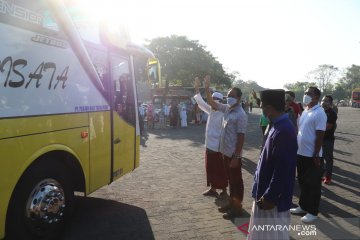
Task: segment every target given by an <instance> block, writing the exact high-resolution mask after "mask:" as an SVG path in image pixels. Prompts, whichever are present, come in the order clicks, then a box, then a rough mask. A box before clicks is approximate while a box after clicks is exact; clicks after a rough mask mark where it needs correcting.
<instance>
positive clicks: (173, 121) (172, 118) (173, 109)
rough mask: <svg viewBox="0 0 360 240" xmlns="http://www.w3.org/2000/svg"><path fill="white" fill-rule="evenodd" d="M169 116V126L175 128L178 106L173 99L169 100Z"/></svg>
mask: <svg viewBox="0 0 360 240" xmlns="http://www.w3.org/2000/svg"><path fill="white" fill-rule="evenodd" d="M169 118H170V127H172V128H177V127H178V119H179V108H178V107H177V104H176V102H175V101H174V100H173V101H172V102H171V107H170V111H169Z"/></svg>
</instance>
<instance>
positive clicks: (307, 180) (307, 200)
mask: <svg viewBox="0 0 360 240" xmlns="http://www.w3.org/2000/svg"><path fill="white" fill-rule="evenodd" d="M297 174H298V180H299V185H300V199H299V206H300V207H301V208H302V209H303V210H305V211H307V212H308V213H311V214H312V215H315V216H316V215H317V214H318V213H319V205H320V198H321V175H322V170H321V169H319V168H318V167H317V166H316V165H315V163H314V160H313V158H312V157H305V156H301V155H298V158H297Z"/></svg>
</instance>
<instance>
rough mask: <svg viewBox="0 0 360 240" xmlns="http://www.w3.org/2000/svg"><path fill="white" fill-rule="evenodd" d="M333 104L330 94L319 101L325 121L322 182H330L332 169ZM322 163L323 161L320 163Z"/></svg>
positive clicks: (333, 138) (335, 118)
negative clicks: (323, 111)
mask: <svg viewBox="0 0 360 240" xmlns="http://www.w3.org/2000/svg"><path fill="white" fill-rule="evenodd" d="M332 104H333V98H332V96H331V95H326V96H325V97H323V99H322V101H321V106H322V107H323V108H324V110H325V113H326V116H327V121H326V131H325V136H324V141H323V145H322V148H323V158H322V159H323V160H325V178H324V180H323V181H324V183H325V184H330V182H331V176H332V169H333V165H334V143H335V137H334V133H335V127H336V120H337V114H336V113H335V111H334V109H333V108H332V107H331V106H332ZM322 165H324V163H322Z"/></svg>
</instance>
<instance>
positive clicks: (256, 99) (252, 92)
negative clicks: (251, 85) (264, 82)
mask: <svg viewBox="0 0 360 240" xmlns="http://www.w3.org/2000/svg"><path fill="white" fill-rule="evenodd" d="M251 95H252V96H253V98H254V99H255V101H256V104H257V105H258V107H260V103H261V101H260V98H258V97H257V96H256V92H255V90H254V89H253V90H252V91H251Z"/></svg>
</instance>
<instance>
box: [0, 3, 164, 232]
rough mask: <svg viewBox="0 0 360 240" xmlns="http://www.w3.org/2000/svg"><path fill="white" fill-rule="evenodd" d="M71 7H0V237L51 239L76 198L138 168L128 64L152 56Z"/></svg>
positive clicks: (132, 74) (136, 129)
mask: <svg viewBox="0 0 360 240" xmlns="http://www.w3.org/2000/svg"><path fill="white" fill-rule="evenodd" d="M74 2H75V3H76V1H74V0H69V1H65V0H64V1H60V0H48V1H42V0H34V1H26V0H0V29H1V32H2V36H1V38H0V152H1V157H0V239H3V238H4V237H5V236H6V238H7V239H51V238H53V237H54V236H58V234H59V232H60V229H61V227H62V226H63V225H64V221H65V220H66V218H67V217H68V215H69V212H70V211H71V208H72V206H73V196H74V192H75V191H76V192H83V193H84V195H87V194H89V193H91V192H93V191H95V190H97V189H98V188H100V187H102V186H104V185H106V184H109V183H111V182H112V181H114V180H116V179H118V178H119V177H121V176H122V175H124V174H126V173H128V172H130V171H132V170H133V169H135V168H136V167H138V166H139V143H140V130H139V116H138V109H137V104H136V103H137V95H136V79H135V71H136V70H137V69H135V67H134V61H133V60H134V56H135V55H145V56H146V57H148V58H149V59H154V55H153V54H152V53H151V52H150V51H149V50H147V49H145V48H142V47H139V46H137V47H134V46H135V45H133V44H131V42H130V41H129V38H128V34H127V33H126V32H125V31H121V30H119V28H117V31H114V30H113V29H110V28H109V25H108V24H106V23H104V22H93V21H94V19H92V18H91V16H89V17H87V16H86V14H82V13H81V12H79V11H78V9H76V5H74ZM110 30H111V31H110ZM144 68H146V66H144ZM151 69H152V72H154V71H155V72H154V74H158V73H157V72H156V71H157V69H156V68H151ZM144 71H145V69H144Z"/></svg>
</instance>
